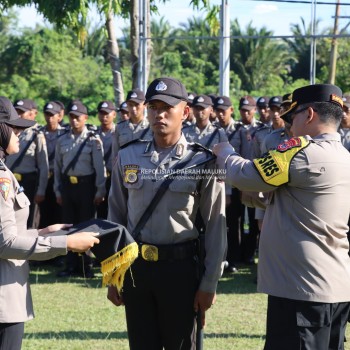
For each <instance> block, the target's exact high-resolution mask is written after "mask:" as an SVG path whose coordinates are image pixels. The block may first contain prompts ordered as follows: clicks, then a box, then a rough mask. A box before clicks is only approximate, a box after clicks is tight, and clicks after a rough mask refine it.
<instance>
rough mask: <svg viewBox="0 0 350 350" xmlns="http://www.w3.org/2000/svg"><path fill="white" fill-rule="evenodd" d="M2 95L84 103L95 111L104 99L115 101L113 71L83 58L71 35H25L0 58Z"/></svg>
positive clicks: (51, 32)
mask: <svg viewBox="0 0 350 350" xmlns="http://www.w3.org/2000/svg"><path fill="white" fill-rule="evenodd" d="M0 63H1V66H2V67H3V69H2V70H1V72H0V94H4V95H6V96H8V97H9V98H10V99H12V100H15V99H19V98H32V99H34V100H35V101H36V102H37V103H38V105H39V106H43V104H44V103H45V102H46V101H49V100H56V99H57V100H61V101H62V102H64V103H67V102H68V101H70V100H71V99H73V98H79V99H81V100H82V101H83V102H84V103H86V105H87V106H88V109H89V110H91V111H95V110H96V106H97V104H98V102H99V101H100V100H101V99H107V98H108V99H113V89H112V77H111V74H110V68H109V66H108V65H105V64H104V63H102V64H101V63H100V64H99V63H98V62H96V60H95V59H94V57H92V56H88V55H87V56H85V57H84V56H83V53H82V51H81V50H80V49H79V48H78V47H77V46H76V44H75V43H74V42H73V39H72V37H71V36H70V35H67V34H64V33H57V32H56V31H54V30H51V29H41V30H40V31H38V32H32V31H25V32H24V33H23V34H22V35H20V36H18V37H13V38H12V40H11V44H10V45H8V47H7V48H6V49H5V50H4V51H3V53H2V55H1V57H0Z"/></svg>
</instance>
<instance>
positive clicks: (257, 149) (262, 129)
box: [252, 124, 273, 159]
mask: <svg viewBox="0 0 350 350" xmlns="http://www.w3.org/2000/svg"><path fill="white" fill-rule="evenodd" d="M272 130H273V129H272V127H269V126H266V124H264V125H262V126H259V127H258V128H257V130H256V131H255V133H254V136H253V139H252V159H254V158H259V157H260V156H261V155H262V153H261V145H262V143H263V141H264V139H265V137H266V136H267V135H269V134H270V133H271V132H272Z"/></svg>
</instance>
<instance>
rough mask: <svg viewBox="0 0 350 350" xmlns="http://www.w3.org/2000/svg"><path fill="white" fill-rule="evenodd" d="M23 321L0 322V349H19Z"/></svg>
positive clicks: (22, 332)
mask: <svg viewBox="0 0 350 350" xmlns="http://www.w3.org/2000/svg"><path fill="white" fill-rule="evenodd" d="M23 334H24V322H19V323H0V350H21V346H22V338H23Z"/></svg>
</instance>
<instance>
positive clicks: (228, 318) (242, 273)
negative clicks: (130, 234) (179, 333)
mask: <svg viewBox="0 0 350 350" xmlns="http://www.w3.org/2000/svg"><path fill="white" fill-rule="evenodd" d="M96 272H97V273H96V278H94V279H90V280H84V279H83V278H70V279H68V278H65V279H57V278H56V277H55V270H54V269H53V268H50V267H48V268H43V267H41V268H34V269H32V273H31V276H30V280H31V285H32V294H33V299H34V307H35V313H36V318H35V319H34V320H33V321H30V322H27V323H26V327H25V336H24V341H23V348H22V349H23V350H127V349H129V347H128V340H127V332H126V324H125V316H124V308H123V307H119V308H117V307H114V306H113V305H112V304H111V303H110V302H108V300H107V299H106V290H105V288H101V284H100V276H101V275H100V274H98V269H96ZM255 277H256V266H251V267H241V268H240V269H239V272H238V273H235V274H225V275H224V276H223V278H222V279H221V280H220V283H219V287H218V295H217V302H216V304H215V305H214V306H213V307H212V308H211V309H210V310H209V312H208V313H207V326H206V328H205V336H204V349H208V350H255V349H256V350H258V349H262V348H263V344H264V332H265V313H266V300H267V298H266V295H264V294H260V293H256V284H255V283H254V280H255ZM169 317H171V315H169ZM145 322H147V321H146V320H145ZM348 328H349V327H348ZM347 334H348V338H349V337H350V332H349V331H348V332H347ZM345 349H346V350H350V345H348V346H347V347H345ZM281 350H283V349H281ZM315 350H317V349H315Z"/></svg>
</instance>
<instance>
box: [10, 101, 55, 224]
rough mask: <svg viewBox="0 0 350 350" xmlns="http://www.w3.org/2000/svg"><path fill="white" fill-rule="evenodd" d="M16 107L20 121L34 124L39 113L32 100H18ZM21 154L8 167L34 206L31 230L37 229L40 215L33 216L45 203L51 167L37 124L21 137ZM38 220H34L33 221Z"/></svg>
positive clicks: (12, 159)
mask: <svg viewBox="0 0 350 350" xmlns="http://www.w3.org/2000/svg"><path fill="white" fill-rule="evenodd" d="M14 107H15V109H16V111H17V113H18V114H19V115H20V117H21V118H23V119H27V120H35V117H36V115H37V113H38V111H37V109H36V108H37V107H36V104H35V103H34V101H33V100H30V99H23V100H17V101H16V102H15V103H14ZM19 140H20V151H19V153H16V154H12V155H10V156H8V157H7V158H6V165H7V166H8V167H9V168H10V170H11V171H12V172H13V173H14V175H15V177H16V179H17V181H18V182H19V184H20V185H21V186H22V187H23V188H24V191H25V194H26V196H27V197H28V198H29V201H30V202H31V206H30V213H29V216H28V227H34V226H35V227H38V224H39V222H37V221H38V220H37V219H38V218H39V215H34V214H35V212H36V210H35V208H36V204H40V203H42V202H43V200H44V199H45V191H46V186H47V182H48V175H49V164H48V156H47V148H46V140H45V137H44V134H43V132H42V130H41V127H40V126H39V124H38V123H35V125H34V126H32V127H30V128H28V129H26V130H24V132H23V133H21V134H20V136H19ZM34 216H35V220H34Z"/></svg>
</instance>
